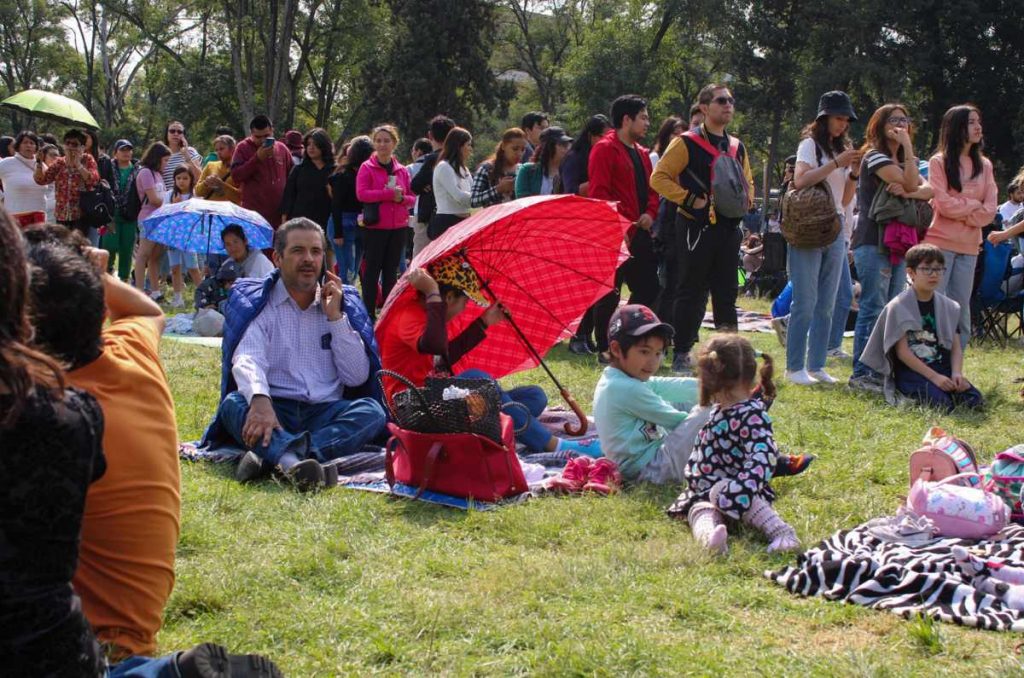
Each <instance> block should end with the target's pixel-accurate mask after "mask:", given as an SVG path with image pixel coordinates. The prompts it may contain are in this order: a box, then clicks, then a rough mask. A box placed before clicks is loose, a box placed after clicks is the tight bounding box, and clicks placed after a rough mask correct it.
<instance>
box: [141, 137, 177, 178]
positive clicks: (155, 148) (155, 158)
mask: <svg viewBox="0 0 1024 678" xmlns="http://www.w3.org/2000/svg"><path fill="white" fill-rule="evenodd" d="M170 154H171V149H169V148H167V144H165V143H164V142H162V141H154V142H153V143H151V144H150V145H149V148H147V149H146V151H145V153H143V154H142V160H140V161H139V164H140V165H142V166H143V167H145V168H146V169H149V170H151V171H153V172H159V171H160V161H161V160H163V159H164V158H165V157H167V156H169V155H170Z"/></svg>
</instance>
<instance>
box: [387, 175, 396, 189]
mask: <svg viewBox="0 0 1024 678" xmlns="http://www.w3.org/2000/svg"><path fill="white" fill-rule="evenodd" d="M395 181H396V179H395V175H394V174H392V175H391V176H389V177H388V188H394V187H395Z"/></svg>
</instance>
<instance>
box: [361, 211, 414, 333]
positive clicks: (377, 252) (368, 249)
mask: <svg viewBox="0 0 1024 678" xmlns="http://www.w3.org/2000/svg"><path fill="white" fill-rule="evenodd" d="M408 230H409V229H407V228H387V229H385V228H366V229H363V265H364V268H363V274H362V275H361V276H360V278H359V284H360V285H361V286H362V288H363V302H364V303H365V304H366V311H367V313H369V314H370V317H371V318H373V319H374V320H376V319H377V279H378V278H380V279H381V283H380V284H381V293H382V294H383V295H384V299H385V300H387V298H388V295H389V294H391V289H392V288H393V287H394V286H395V283H396V282H397V281H398V264H399V262H400V261H401V260H402V255H403V254H405V237H406V232H407V231H408Z"/></svg>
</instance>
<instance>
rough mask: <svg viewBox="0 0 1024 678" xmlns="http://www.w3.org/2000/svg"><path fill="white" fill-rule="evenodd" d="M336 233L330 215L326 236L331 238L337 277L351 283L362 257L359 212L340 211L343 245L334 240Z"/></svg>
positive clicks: (356, 273) (335, 227)
mask: <svg viewBox="0 0 1024 678" xmlns="http://www.w3.org/2000/svg"><path fill="white" fill-rule="evenodd" d="M335 233H337V225H335V223H334V217H333V216H332V217H331V218H330V219H328V220H327V237H329V238H330V239H331V247H333V248H334V258H335V260H336V261H337V262H338V277H339V278H341V280H342V282H344V283H348V284H351V283H352V282H354V281H355V279H356V277H357V276H358V275H359V262H360V260H361V259H362V258H363V238H362V234H361V233H360V232H359V213H358V212H342V214H341V237H342V238H344V239H345V244H344V245H338V244H337V243H335V242H334V238H335V237H337V236H336V235H335Z"/></svg>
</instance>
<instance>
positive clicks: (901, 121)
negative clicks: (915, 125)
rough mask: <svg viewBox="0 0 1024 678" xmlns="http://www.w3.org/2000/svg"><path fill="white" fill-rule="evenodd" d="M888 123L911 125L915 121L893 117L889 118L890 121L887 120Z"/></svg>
mask: <svg viewBox="0 0 1024 678" xmlns="http://www.w3.org/2000/svg"><path fill="white" fill-rule="evenodd" d="M886 122H888V123H889V124H890V125H909V124H910V123H912V122H914V119H913V118H899V117H896V116H893V117H891V118H889V119H888V120H886Z"/></svg>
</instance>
